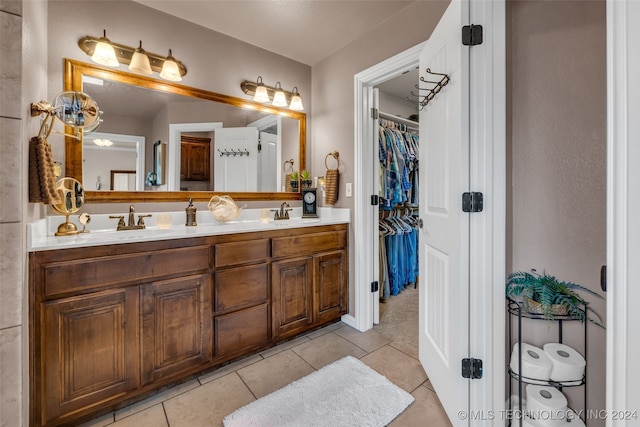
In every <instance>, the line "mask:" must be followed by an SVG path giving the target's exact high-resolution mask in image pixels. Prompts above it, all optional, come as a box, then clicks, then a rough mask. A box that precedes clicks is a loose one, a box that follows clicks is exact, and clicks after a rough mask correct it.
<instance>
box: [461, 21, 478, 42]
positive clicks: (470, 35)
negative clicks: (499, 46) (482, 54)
mask: <svg viewBox="0 0 640 427" xmlns="http://www.w3.org/2000/svg"><path fill="white" fill-rule="evenodd" d="M462 44H463V45H465V46H476V45H479V44H482V25H465V26H464V27H462Z"/></svg>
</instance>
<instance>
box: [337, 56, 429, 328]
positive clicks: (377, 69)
mask: <svg viewBox="0 0 640 427" xmlns="http://www.w3.org/2000/svg"><path fill="white" fill-rule="evenodd" d="M423 48H424V43H420V44H419V45H417V46H414V47H412V48H410V49H407V50H405V51H404V52H401V53H399V54H398V55H395V56H393V57H391V58H389V59H387V60H386V61H383V62H381V63H379V64H377V65H374V66H372V67H371V68H368V69H366V70H364V71H362V72H360V73H358V74H356V75H355V76H354V88H355V89H354V106H355V113H354V114H355V121H354V123H355V130H354V135H355V143H354V147H355V156H354V159H355V165H354V176H355V177H356V179H355V182H354V185H355V188H354V194H355V195H356V197H355V200H354V202H355V207H354V216H353V218H354V221H353V229H354V241H355V250H354V251H352V252H351V253H352V254H354V256H355V257H356V259H355V261H354V265H355V272H354V283H355V284H356V289H355V315H346V316H343V318H342V320H343V321H344V322H345V323H347V324H349V325H350V326H353V327H354V328H356V329H358V330H359V331H366V330H368V329H371V327H372V326H373V318H374V316H373V314H374V313H373V307H374V304H375V303H376V302H377V299H378V293H371V289H370V284H371V282H373V281H376V280H378V275H377V272H375V271H374V270H375V268H374V258H373V255H374V254H372V251H373V249H372V248H373V247H374V237H375V234H374V233H375V232H376V231H375V230H377V222H375V221H376V220H377V215H378V207H377V206H372V205H371V195H372V194H374V190H375V187H374V182H373V180H372V179H371V175H372V173H373V171H376V170H377V165H375V164H374V156H373V152H372V150H373V149H374V148H373V147H370V146H369V145H368V144H366V143H365V142H369V141H373V140H374V135H373V134H372V133H371V132H372V127H371V126H369V123H370V119H369V118H368V117H370V116H369V115H370V108H371V106H370V105H369V99H368V98H369V97H368V90H369V87H373V86H376V85H378V84H380V83H382V82H385V81H387V80H389V79H392V78H394V77H398V76H400V75H401V74H402V73H403V72H405V71H407V70H411V69H414V68H415V67H417V66H418V57H419V55H420V52H422V49H423ZM367 248H368V249H367ZM375 256H376V257H377V256H378V255H377V254H375Z"/></svg>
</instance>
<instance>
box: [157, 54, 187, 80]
mask: <svg viewBox="0 0 640 427" xmlns="http://www.w3.org/2000/svg"><path fill="white" fill-rule="evenodd" d="M160 77H162V78H163V79H165V80H169V81H172V82H179V81H182V76H181V75H180V68H178V64H177V63H176V59H175V58H174V57H173V56H171V49H169V56H167V59H166V60H165V61H164V64H162V71H160Z"/></svg>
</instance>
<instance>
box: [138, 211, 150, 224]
mask: <svg viewBox="0 0 640 427" xmlns="http://www.w3.org/2000/svg"><path fill="white" fill-rule="evenodd" d="M150 217H151V214H147V215H138V226H142V227H144V226H145V225H144V218H150Z"/></svg>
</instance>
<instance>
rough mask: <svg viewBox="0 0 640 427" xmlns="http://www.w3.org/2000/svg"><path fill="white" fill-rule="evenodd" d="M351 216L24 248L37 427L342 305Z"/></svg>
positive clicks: (137, 392) (335, 313)
mask: <svg viewBox="0 0 640 427" xmlns="http://www.w3.org/2000/svg"><path fill="white" fill-rule="evenodd" d="M347 241H348V239H347V225H327V226H319V227H310V228H299V229H282V230H272V231H264V232H251V233H240V234H234V235H222V236H207V237H192V238H187V239H176V240H164V241H155V242H140V243H127V244H122V245H105V246H96V247H87V248H73V249H62V250H50V251H39V252H31V253H29V268H30V292H29V295H30V297H29V305H30V310H29V313H30V314H29V315H30V323H29V328H30V355H29V357H30V381H31V382H30V393H31V395H30V403H31V417H30V420H31V425H32V426H43V425H46V426H58V425H77V424H78V423H79V422H80V421H84V420H86V419H89V418H92V417H94V416H97V415H100V414H102V413H105V412H107V411H109V410H114V409H117V408H118V407H121V406H122V405H125V404H127V403H131V402H133V401H135V400H137V399H140V398H142V397H144V396H146V395H148V394H150V393H151V392H152V391H153V390H156V389H158V388H161V387H163V386H166V385H168V384H171V383H175V382H179V381H183V380H186V379H187V378H189V377H191V376H193V375H196V374H198V373H200V372H203V371H205V370H207V369H210V368H212V367H215V366H216V365H220V364H222V363H224V362H226V361H229V360H232V359H236V358H239V357H241V356H244V355H247V354H251V353H256V352H258V351H262V350H264V349H267V348H269V347H271V346H273V345H275V344H276V343H277V342H278V341H280V340H283V339H288V338H291V337H293V336H295V335H297V334H301V333H304V332H305V331H308V330H310V329H313V328H316V327H318V326H321V325H323V324H326V323H328V322H332V321H336V320H339V319H340V316H341V315H342V314H344V313H346V312H347V307H348V304H347V295H348V284H347V278H348V255H347V253H348V252H347Z"/></svg>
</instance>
